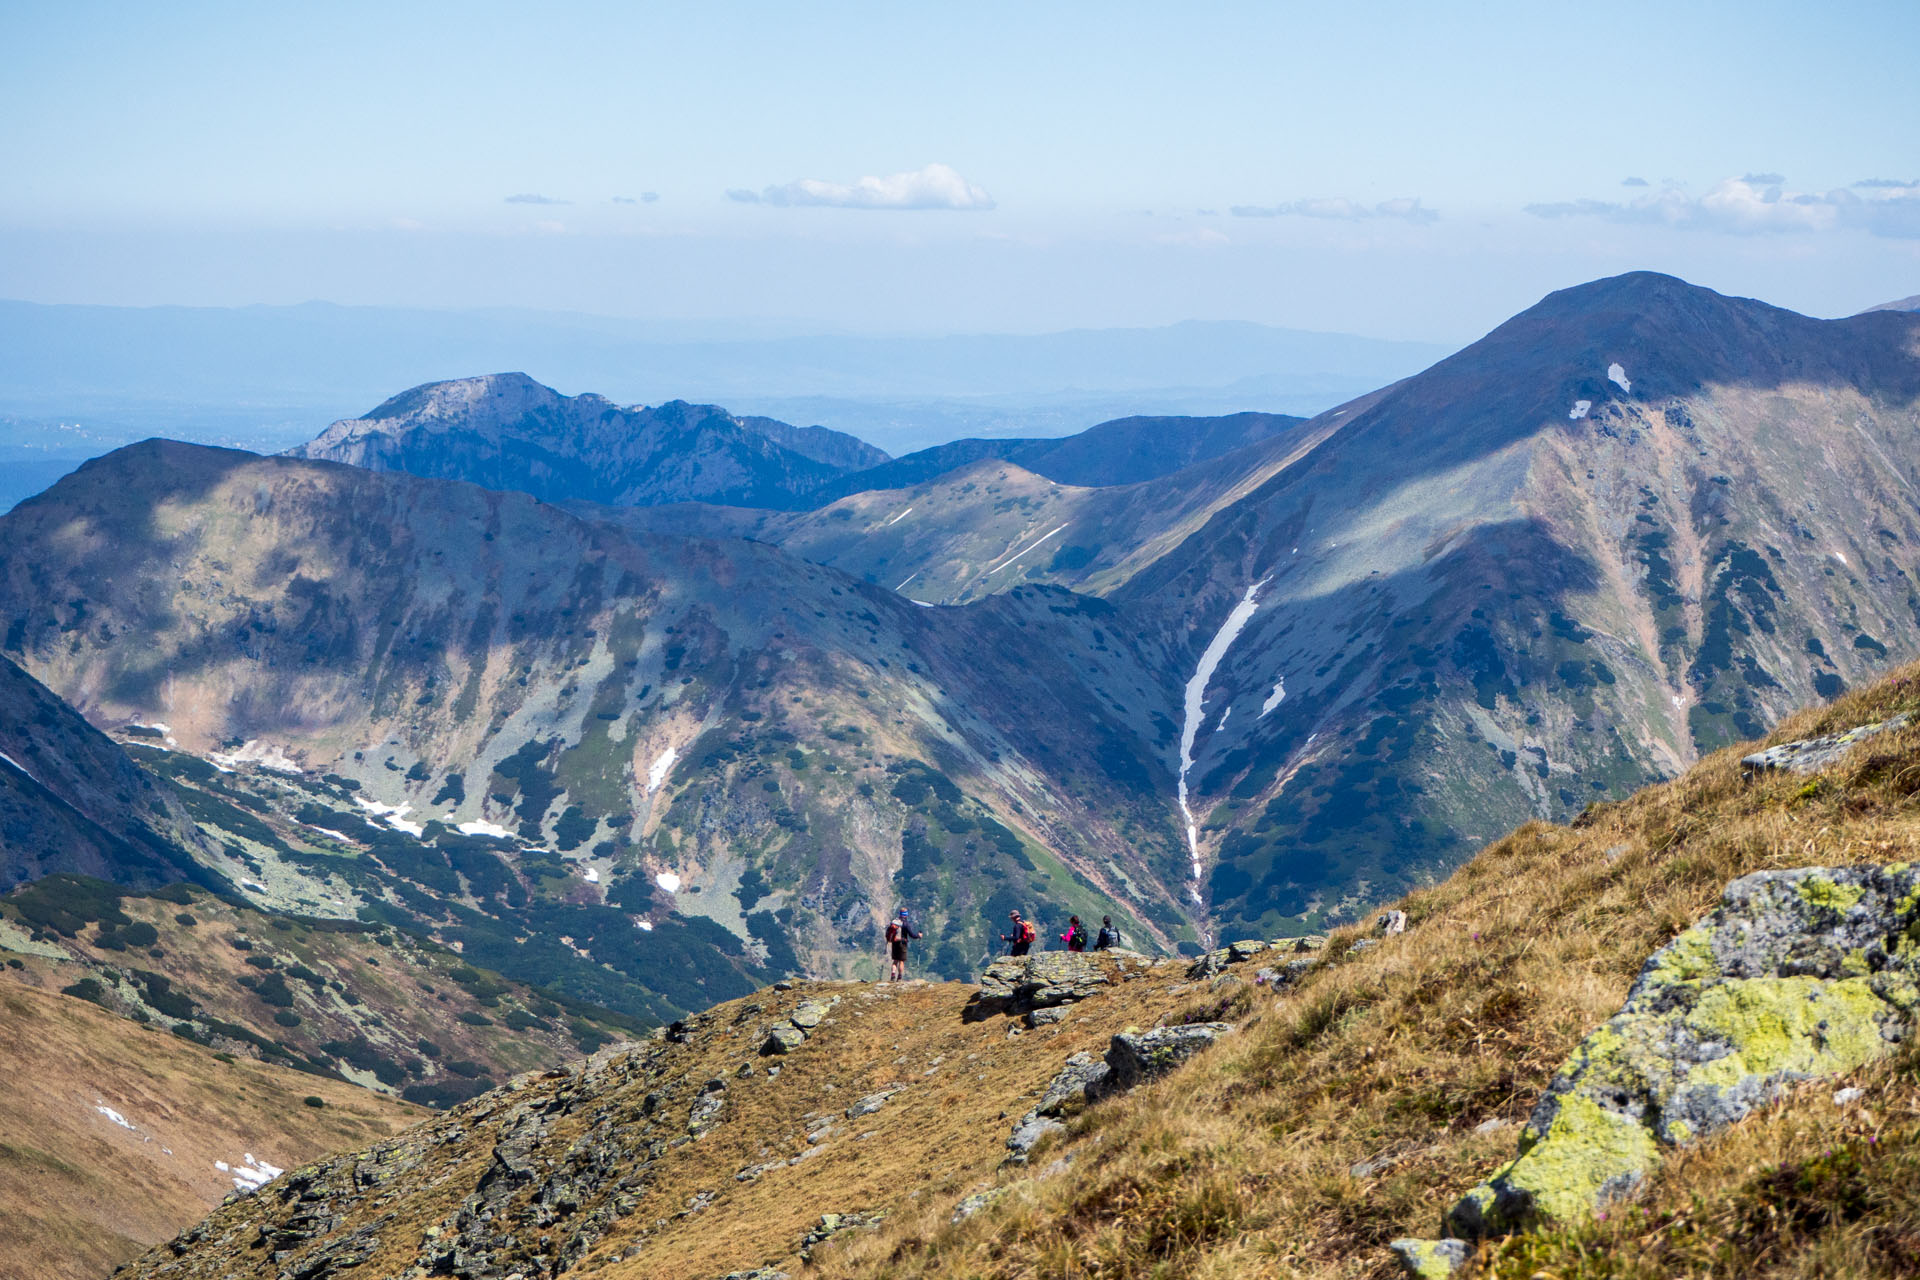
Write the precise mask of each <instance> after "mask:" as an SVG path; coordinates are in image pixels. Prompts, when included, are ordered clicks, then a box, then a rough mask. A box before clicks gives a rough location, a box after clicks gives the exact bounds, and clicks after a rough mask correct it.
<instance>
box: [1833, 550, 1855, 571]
mask: <svg viewBox="0 0 1920 1280" xmlns="http://www.w3.org/2000/svg"><path fill="white" fill-rule="evenodd" d="M1833 558H1834V559H1835V560H1838V561H1839V562H1840V563H1841V564H1847V558H1846V557H1845V556H1843V555H1841V554H1840V553H1839V552H1838V551H1835V552H1834V553H1833ZM1847 568H1849V569H1851V568H1853V566H1852V565H1850V564H1848V565H1847Z"/></svg>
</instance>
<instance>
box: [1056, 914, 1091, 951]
mask: <svg viewBox="0 0 1920 1280" xmlns="http://www.w3.org/2000/svg"><path fill="white" fill-rule="evenodd" d="M1060 941H1062V942H1064V943H1066V944H1067V950H1069V951H1085V950H1086V949H1087V931H1086V930H1085V929H1083V928H1081V926H1080V917H1079V916H1068V917H1067V931H1066V932H1065V933H1063V934H1061V935H1060Z"/></svg>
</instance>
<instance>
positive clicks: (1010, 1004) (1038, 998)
mask: <svg viewBox="0 0 1920 1280" xmlns="http://www.w3.org/2000/svg"><path fill="white" fill-rule="evenodd" d="M1106 985H1107V973H1106V970H1105V968H1104V967H1102V965H1101V963H1100V962H1099V961H1098V960H1095V959H1094V958H1093V957H1091V956H1089V955H1087V954H1085V953H1083V952H1077V951H1043V952H1041V953H1040V954H1039V955H1033V956H1002V957H1001V958H1000V959H998V960H995V961H994V962H993V963H992V964H990V965H988V966H987V970H986V972H985V973H983V974H981V975H980V990H979V991H978V992H976V993H975V994H974V996H973V999H971V1000H970V1001H968V1002H967V1007H966V1009H965V1010H963V1011H962V1014H961V1016H962V1017H963V1018H964V1019H965V1020H966V1021H968V1022H978V1021H980V1020H981V1019H983V1018H991V1017H994V1016H996V1015H998V1014H1003V1013H1010V1014H1021V1013H1027V1012H1029V1011H1031V1010H1034V1009H1051V1008H1055V1007H1057V1006H1059V1005H1064V1004H1072V1003H1074V1002H1075V1001H1079V1000H1085V999H1086V998H1087V997H1088V996H1090V995H1092V994H1093V993H1094V992H1096V991H1098V990H1099V989H1100V988H1102V987H1104V986H1106Z"/></svg>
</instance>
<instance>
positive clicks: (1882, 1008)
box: [1686, 977, 1893, 1087]
mask: <svg viewBox="0 0 1920 1280" xmlns="http://www.w3.org/2000/svg"><path fill="white" fill-rule="evenodd" d="M1892 1012H1893V1010H1892V1009H1891V1008H1890V1007H1889V1006H1888V1005H1887V1003H1886V1002H1885V1001H1883V1000H1882V999H1881V998H1880V997H1879V996H1878V995H1876V994H1874V991H1873V988H1872V987H1871V986H1870V985H1869V984H1868V982H1867V980H1866V979H1865V978H1845V979H1842V980H1841V981H1838V982H1823V981H1821V980H1820V979H1818V978H1805V977H1793V978H1748V979H1745V980H1743V981H1739V982H1726V983H1721V984H1720V985H1718V986H1715V987H1710V988H1708V989H1707V990H1705V991H1703V992H1701V993H1700V1002H1699V1003H1698V1004H1696V1005H1695V1006H1694V1009H1693V1012H1692V1013H1691V1014H1690V1015H1688V1017H1687V1020H1686V1024H1687V1026H1688V1027H1690V1028H1692V1029H1693V1030H1694V1031H1696V1032H1697V1033H1699V1035H1700V1036H1701V1037H1702V1038H1703V1039H1706V1038H1711V1039H1714V1040H1721V1041H1725V1042H1726V1043H1727V1044H1728V1045H1729V1046H1730V1047H1731V1052H1729V1053H1728V1054H1727V1056H1725V1057H1723V1058H1718V1059H1715V1060H1714V1061H1712V1062H1707V1063H1702V1064H1700V1065H1697V1066H1695V1067H1693V1068H1692V1069H1691V1070H1689V1071H1688V1072H1687V1075H1686V1080H1687V1083H1688V1084H1691V1085H1701V1084H1713V1085H1721V1086H1726V1087H1731V1086H1732V1085H1734V1084H1736V1083H1738V1082H1739V1080H1740V1079H1741V1078H1742V1077H1745V1076H1773V1075H1777V1074H1780V1073H1783V1072H1787V1073H1792V1074H1794V1075H1800V1076H1823V1075H1836V1074H1838V1073H1840V1072H1842V1071H1850V1070H1852V1069H1853V1068H1854V1067H1857V1066H1859V1065H1861V1064H1862V1063H1864V1062H1868V1061H1870V1060H1872V1059H1873V1058H1876V1057H1878V1056H1879V1055H1880V1054H1882V1053H1884V1052H1885V1051H1886V1048H1887V1044H1886V1040H1885V1038H1884V1037H1883V1036H1882V1035H1881V1031H1880V1027H1881V1023H1882V1022H1883V1021H1884V1020H1885V1018H1886V1017H1887V1015H1888V1014H1890V1013H1892Z"/></svg>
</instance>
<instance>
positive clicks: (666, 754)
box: [647, 747, 680, 795]
mask: <svg viewBox="0 0 1920 1280" xmlns="http://www.w3.org/2000/svg"><path fill="white" fill-rule="evenodd" d="M679 758H680V750H679V748H677V747H668V748H667V749H666V750H665V751H662V752H661V753H660V754H659V755H657V756H655V757H654V758H653V763H652V764H650V765H648V766H647V794H648V795H652V794H653V793H654V792H656V791H658V790H659V789H660V788H661V787H662V786H663V785H664V784H665V783H666V781H667V773H668V771H669V770H671V769H672V768H673V762H674V761H675V760H678V759H679Z"/></svg>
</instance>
